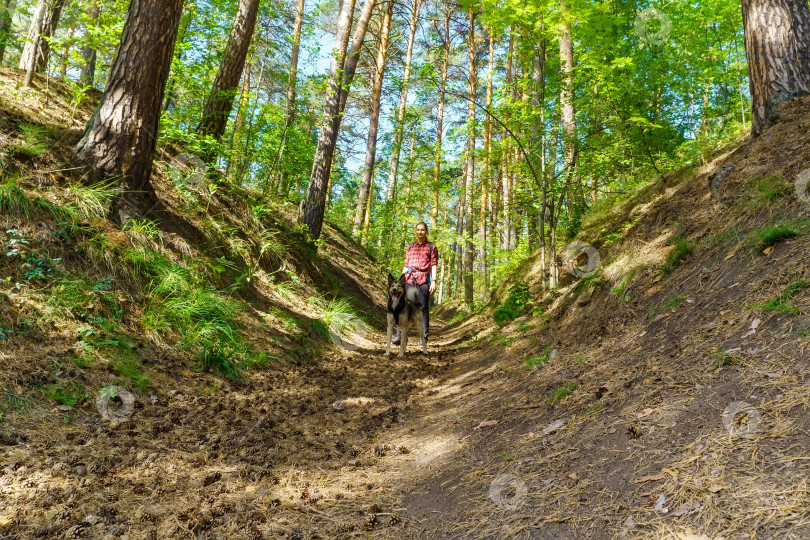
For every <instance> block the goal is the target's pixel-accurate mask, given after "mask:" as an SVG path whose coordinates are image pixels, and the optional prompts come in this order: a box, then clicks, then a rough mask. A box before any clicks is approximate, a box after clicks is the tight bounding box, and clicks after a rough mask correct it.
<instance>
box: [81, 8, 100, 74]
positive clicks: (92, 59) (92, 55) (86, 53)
mask: <svg viewBox="0 0 810 540" xmlns="http://www.w3.org/2000/svg"><path fill="white" fill-rule="evenodd" d="M98 14H99V10H98V1H97V0H91V2H90V11H89V12H88V13H87V17H88V18H89V19H90V21H92V25H93V27H95V26H96V24H97V21H98ZM88 30H89V28H88ZM85 39H87V37H86V36H85ZM96 54H97V53H96V50H95V49H94V48H93V45H92V44H91V43H89V42H88V43H85V44H84V46H82V58H83V59H84V64H83V65H82V73H81V75H80V76H79V82H80V83H81V84H82V86H93V82H94V81H95V78H96Z"/></svg>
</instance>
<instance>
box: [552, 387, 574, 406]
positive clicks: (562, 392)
mask: <svg viewBox="0 0 810 540" xmlns="http://www.w3.org/2000/svg"><path fill="white" fill-rule="evenodd" d="M577 388H579V385H578V384H577V383H570V384H566V385H565V386H561V387H560V388H557V389H556V390H554V391H553V392H552V393H551V398H550V399H549V400H548V403H549V405H553V404H555V403H557V402H558V401H560V400H563V399H565V398H567V397H568V396H570V395H571V394H573V393H574V390H576V389H577Z"/></svg>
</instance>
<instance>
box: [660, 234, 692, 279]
mask: <svg viewBox="0 0 810 540" xmlns="http://www.w3.org/2000/svg"><path fill="white" fill-rule="evenodd" d="M672 246H673V247H672V250H671V251H670V252H669V254H668V255H667V258H666V260H665V261H664V264H663V265H661V271H662V272H663V273H665V274H669V273H670V272H672V271H673V270H675V269H676V268H678V266H680V264H681V260H682V259H683V258H684V257H686V256H687V255H690V254H691V253H692V252H694V251H695V244H694V242H690V241H689V240H688V239H687V238H686V237H685V236H683V235H677V236H674V237H673V238H672Z"/></svg>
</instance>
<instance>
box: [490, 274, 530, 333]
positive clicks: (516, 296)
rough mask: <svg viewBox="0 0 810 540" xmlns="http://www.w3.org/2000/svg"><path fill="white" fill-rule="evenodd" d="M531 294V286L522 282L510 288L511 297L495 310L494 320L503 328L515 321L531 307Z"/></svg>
mask: <svg viewBox="0 0 810 540" xmlns="http://www.w3.org/2000/svg"><path fill="white" fill-rule="evenodd" d="M530 301H531V293H530V292H529V284H528V283H526V282H525V281H523V280H521V281H518V282H517V283H515V284H513V285H512V286H511V287H509V296H507V297H506V300H505V301H504V303H503V305H502V306H500V307H499V308H497V309H496V310H495V312H494V313H493V314H492V318H493V319H495V322H496V323H497V324H498V325H499V326H503V325H504V324H506V323H508V322H509V321H513V320H515V319H516V318H518V316H519V315H520V313H521V312H522V311H523V309H524V308H525V307H526V306H528V305H529V303H530Z"/></svg>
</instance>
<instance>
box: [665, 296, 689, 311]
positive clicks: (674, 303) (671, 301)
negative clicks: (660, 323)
mask: <svg viewBox="0 0 810 540" xmlns="http://www.w3.org/2000/svg"><path fill="white" fill-rule="evenodd" d="M684 300H686V295H683V294H672V295H670V296H668V297H667V299H666V300H664V302H663V303H662V304H661V307H662V308H663V309H675V308H676V307H678V306H680V305H681V302H683V301H684Z"/></svg>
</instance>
